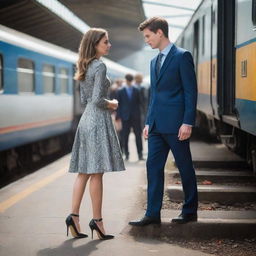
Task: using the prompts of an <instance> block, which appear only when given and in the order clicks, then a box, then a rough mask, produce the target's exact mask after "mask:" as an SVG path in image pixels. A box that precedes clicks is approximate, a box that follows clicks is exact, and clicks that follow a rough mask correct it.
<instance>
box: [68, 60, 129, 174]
mask: <svg viewBox="0 0 256 256" xmlns="http://www.w3.org/2000/svg"><path fill="white" fill-rule="evenodd" d="M109 86H110V81H109V80H108V78H107V76H106V66H105V64H104V63H103V62H102V61H101V60H98V59H95V60H93V61H92V62H91V63H90V64H89V66H88V69H87V72H86V76H85V80H84V81H81V82H80V92H81V102H82V103H83V104H86V107H85V110H84V113H83V115H82V117H81V119H80V122H79V124H78V127H77V131H76V135H75V140H74V144H73V148H72V154H71V161H70V167H69V172H75V173H86V174H93V173H104V172H111V171H122V170H125V167H124V162H123V158H122V153H121V149H120V145H119V141H118V138H117V135H116V131H115V128H114V126H113V122H112V119H111V114H110V110H109V109H108V108H107V101H106V98H107V93H108V88H109Z"/></svg>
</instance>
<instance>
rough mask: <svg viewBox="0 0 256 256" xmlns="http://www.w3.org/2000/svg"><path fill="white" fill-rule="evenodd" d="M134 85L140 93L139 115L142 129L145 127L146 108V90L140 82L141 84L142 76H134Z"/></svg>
mask: <svg viewBox="0 0 256 256" xmlns="http://www.w3.org/2000/svg"><path fill="white" fill-rule="evenodd" d="M134 80H135V84H134V86H135V87H136V88H138V90H139V92H140V102H141V104H140V106H141V107H140V114H141V127H144V125H145V119H146V115H147V108H148V95H149V93H148V88H146V87H145V86H144V85H143V84H142V82H143V76H142V75H141V74H136V75H135V76H134Z"/></svg>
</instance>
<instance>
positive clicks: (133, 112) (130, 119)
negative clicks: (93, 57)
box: [116, 74, 143, 160]
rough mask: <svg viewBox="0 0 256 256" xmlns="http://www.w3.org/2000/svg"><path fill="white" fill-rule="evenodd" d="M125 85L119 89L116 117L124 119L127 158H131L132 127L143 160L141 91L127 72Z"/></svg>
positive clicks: (124, 143)
mask: <svg viewBox="0 0 256 256" xmlns="http://www.w3.org/2000/svg"><path fill="white" fill-rule="evenodd" d="M125 80H126V83H125V86H123V88H121V89H120V90H119V91H118V97H117V99H118V109H117V117H116V119H117V120H119V119H121V121H122V131H121V137H122V146H123V149H124V153H125V157H126V160H129V155H130V153H129V148H128V139H129V134H130V131H131V128H133V131H134V134H135V138H136V146H137V153H138V158H139V160H143V156H142V138H141V133H142V128H141V121H140V120H141V119H140V104H141V102H140V93H139V90H138V89H137V88H136V87H134V86H133V85H132V82H133V76H132V75H131V74H127V75H126V76H125Z"/></svg>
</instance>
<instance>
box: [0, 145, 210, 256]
mask: <svg viewBox="0 0 256 256" xmlns="http://www.w3.org/2000/svg"><path fill="white" fill-rule="evenodd" d="M134 144H135V143H134ZM134 144H132V145H131V146H132V147H134V149H135V145H134ZM131 151H132V152H135V151H136V150H131ZM136 157H137V156H136V154H135V153H134V155H133V154H131V160H130V161H129V162H127V163H126V167H127V170H126V171H125V172H119V173H107V174H105V176H104V186H105V188H104V205H103V215H104V216H103V217H104V223H105V229H106V231H107V232H108V233H110V234H113V235H115V239H113V240H110V241H100V240H98V239H97V238H94V240H92V239H91V238H90V233H89V231H90V230H89V227H88V223H89V221H90V219H91V212H92V211H91V206H90V199H89V196H88V191H86V192H85V193H86V194H85V197H84V201H83V202H82V207H81V212H80V216H81V217H80V222H81V228H82V231H83V232H85V233H87V234H88V235H89V237H88V238H85V239H79V240H76V239H73V238H71V237H70V236H69V237H66V226H65V218H66V216H67V215H68V214H69V213H70V204H71V195H72V194H71V193H72V186H73V182H74V179H75V175H74V174H70V173H67V167H68V163H69V159H70V155H66V156H65V157H63V158H61V159H59V160H58V161H56V162H54V163H52V164H50V165H48V166H46V167H44V168H42V169H40V170H38V171H37V172H35V173H33V174H31V175H29V176H26V177H24V178H22V179H20V180H19V181H17V182H14V183H12V184H10V185H8V186H6V187H4V188H3V189H1V190H0V227H1V228H0V244H1V246H0V255H3V256H4V255H12V256H16V255H19V256H20V255H22V256H23V255H24V256H46V255H47V256H48V255H54V256H60V255H61V256H65V255H67V256H73V255H74V256H75V255H90V256H103V255H108V256H117V255H123V256H130V255H134V254H137V255H142V256H144V255H156V254H157V255H163V256H167V255H168V256H170V255H184V256H204V255H208V254H206V253H202V252H199V251H195V250H190V249H185V248H181V247H178V246H176V245H170V244H168V243H165V242H161V241H157V240H154V239H152V238H150V237H148V238H144V237H136V236H131V235H130V234H129V232H128V229H129V228H128V225H127V223H128V221H129V220H131V219H134V218H137V217H138V216H141V215H142V214H143V209H142V208H141V205H140V202H141V200H142V197H143V193H142V190H141V189H142V185H143V184H145V182H146V179H145V162H138V161H136Z"/></svg>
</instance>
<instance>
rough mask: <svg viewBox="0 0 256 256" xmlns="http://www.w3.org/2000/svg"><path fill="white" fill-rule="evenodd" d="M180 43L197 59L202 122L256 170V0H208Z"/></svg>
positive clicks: (199, 10) (204, 126)
mask: <svg viewBox="0 0 256 256" xmlns="http://www.w3.org/2000/svg"><path fill="white" fill-rule="evenodd" d="M176 44H177V45H178V46H180V47H182V48H185V49H187V50H190V51H191V53H192V55H193V58H194V63H195V69H196V75H197V80H198V105H197V126H198V127H199V128H200V129H201V130H202V131H205V132H207V133H208V134H210V135H211V136H216V137H218V138H219V139H220V140H221V141H222V142H223V143H224V144H225V145H226V146H227V147H228V148H229V149H230V150H232V151H234V152H236V153H238V154H239V155H241V156H242V157H243V158H245V159H246V160H247V162H248V164H249V165H250V166H251V167H252V169H253V171H254V173H255V174H256V0H228V1H223V0H203V1H202V2H201V4H200V5H199V6H198V8H197V10H196V11H195V13H194V14H193V16H192V17H191V19H190V21H189V23H188V24H187V26H186V27H185V28H184V30H183V31H182V33H181V34H180V36H179V37H178V39H177V41H176Z"/></svg>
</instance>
